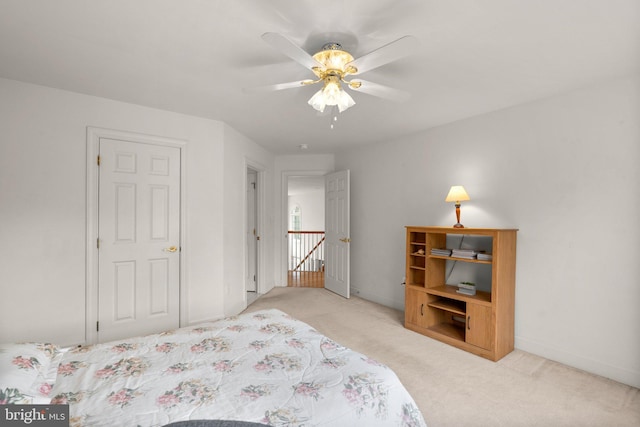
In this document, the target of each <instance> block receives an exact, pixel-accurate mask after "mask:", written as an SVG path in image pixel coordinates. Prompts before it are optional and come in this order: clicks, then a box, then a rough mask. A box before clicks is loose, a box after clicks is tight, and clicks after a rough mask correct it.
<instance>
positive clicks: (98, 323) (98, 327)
mask: <svg viewBox="0 0 640 427" xmlns="http://www.w3.org/2000/svg"><path fill="white" fill-rule="evenodd" d="M96 332H100V322H96Z"/></svg>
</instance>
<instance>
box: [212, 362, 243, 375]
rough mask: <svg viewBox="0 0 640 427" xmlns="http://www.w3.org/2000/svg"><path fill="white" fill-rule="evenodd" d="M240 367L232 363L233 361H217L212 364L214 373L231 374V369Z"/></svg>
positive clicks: (236, 363) (237, 363)
mask: <svg viewBox="0 0 640 427" xmlns="http://www.w3.org/2000/svg"><path fill="white" fill-rule="evenodd" d="M238 365H240V363H239V362H234V361H233V360H218V361H217V362H215V363H214V364H213V370H214V371H216V372H226V373H230V372H233V369H234V368H235V367H236V366H238Z"/></svg>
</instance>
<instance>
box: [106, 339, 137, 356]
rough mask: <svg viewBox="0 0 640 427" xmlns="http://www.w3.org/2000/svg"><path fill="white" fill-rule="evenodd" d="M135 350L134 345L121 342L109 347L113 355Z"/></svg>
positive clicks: (135, 346)
mask: <svg viewBox="0 0 640 427" xmlns="http://www.w3.org/2000/svg"><path fill="white" fill-rule="evenodd" d="M137 348H138V346H137V345H136V344H130V343H126V342H123V343H121V344H116V345H114V346H113V347H111V351H113V352H114V353H124V352H125V351H131V350H136V349H137Z"/></svg>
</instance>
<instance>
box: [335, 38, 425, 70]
mask: <svg viewBox="0 0 640 427" xmlns="http://www.w3.org/2000/svg"><path fill="white" fill-rule="evenodd" d="M417 46H418V39H416V38H415V37H413V36H404V37H401V38H399V39H398V40H396V41H392V42H391V43H389V44H386V45H384V46H382V47H379V48H378V49H376V50H374V51H371V52H369V53H367V54H366V55H364V56H361V57H360V58H357V59H354V60H353V61H351V62H350V63H348V64H347V66H349V65H352V66H354V67H356V68H357V69H358V72H357V73H355V74H362V73H366V72H367V71H369V70H373V69H374V68H377V67H380V66H381V65H385V64H388V63H389V62H392V61H395V60H397V59H400V58H403V57H405V56H407V55H409V54H411V53H413V51H414V50H415V49H416V47H417Z"/></svg>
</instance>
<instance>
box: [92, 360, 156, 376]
mask: <svg viewBox="0 0 640 427" xmlns="http://www.w3.org/2000/svg"><path fill="white" fill-rule="evenodd" d="M148 367H149V363H148V362H147V361H146V360H145V359H144V358H142V357H130V358H127V359H120V360H119V361H117V362H116V363H114V364H113V365H107V366H105V367H104V368H102V369H100V370H99V371H97V372H96V374H95V376H96V378H111V377H113V376H122V377H137V376H140V375H142V374H143V373H144V371H145V370H146V369H147V368H148Z"/></svg>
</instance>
